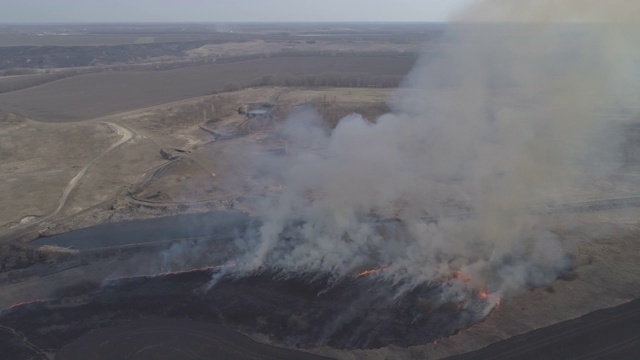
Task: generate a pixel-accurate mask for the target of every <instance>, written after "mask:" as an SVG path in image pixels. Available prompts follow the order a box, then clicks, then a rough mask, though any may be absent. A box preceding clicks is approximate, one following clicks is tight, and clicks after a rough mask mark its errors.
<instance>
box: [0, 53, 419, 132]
mask: <svg viewBox="0 0 640 360" xmlns="http://www.w3.org/2000/svg"><path fill="white" fill-rule="evenodd" d="M413 62H414V58H413V57H411V56H406V57H405V56H400V57H383V56H381V57H364V56H344V57H290V58H267V59H255V60H247V61H241V62H236V63H229V64H210V65H202V66H194V67H187V68H181V69H174V70H166V71H138V72H102V73H95V74H86V75H80V76H75V77H71V78H66V79H62V80H58V81H54V82H51V83H47V84H44V85H41V86H37V87H33V88H29V89H25V90H20V91H15V92H10V93H5V94H1V95H0V108H2V109H5V110H7V111H17V112H20V113H22V114H24V115H25V116H27V117H29V118H32V119H34V120H38V121H44V122H68V121H81V120H87V119H92V118H97V117H102V116H107V115H111V114H115V113H119V112H123V111H127V110H134V109H140V108H145V107H151V106H156V105H160V104H163V103H167V102H171V101H178V100H183V99H187V98H191V97H196V96H202V95H207V94H211V93H214V92H217V91H221V90H223V89H225V86H230V85H234V86H241V85H244V84H247V83H250V82H252V81H255V80H257V79H259V78H260V77H262V76H264V75H268V74H276V75H277V74H288V75H294V76H295V75H308V74H323V73H363V74H367V75H371V76H385V75H386V76H398V77H401V76H403V75H405V74H406V73H408V72H409V70H410V69H411V67H412V66H413Z"/></svg>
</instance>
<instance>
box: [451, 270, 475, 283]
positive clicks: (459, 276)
mask: <svg viewBox="0 0 640 360" xmlns="http://www.w3.org/2000/svg"><path fill="white" fill-rule="evenodd" d="M452 277H453V279H456V280H460V281H462V282H463V283H465V284H468V283H470V282H471V278H470V277H468V276H464V275H462V273H461V272H460V270H456V271H454V272H453V275H452Z"/></svg>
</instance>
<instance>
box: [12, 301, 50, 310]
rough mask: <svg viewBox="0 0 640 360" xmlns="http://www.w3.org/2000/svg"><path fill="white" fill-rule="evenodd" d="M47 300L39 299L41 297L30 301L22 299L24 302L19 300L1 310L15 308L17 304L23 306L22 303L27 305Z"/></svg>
mask: <svg viewBox="0 0 640 360" xmlns="http://www.w3.org/2000/svg"><path fill="white" fill-rule="evenodd" d="M45 301H47V300H41V299H37V300H32V301H24V302H19V303H15V304H13V305H11V306H9V307H8V308H6V309H4V310H2V311H6V310H10V309H14V308H17V307H19V306H23V305H29V304H36V303H43V302H45Z"/></svg>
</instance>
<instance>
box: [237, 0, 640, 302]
mask: <svg viewBox="0 0 640 360" xmlns="http://www.w3.org/2000/svg"><path fill="white" fill-rule="evenodd" d="M632 3H633V4H632ZM629 4H631V5H629ZM638 6H639V5H638V4H636V2H629V1H622V0H620V1H606V2H605V1H596V0H593V1H565V0H563V1H552V0H548V1H534V0H530V1H521V0H517V1H515V0H513V1H506V0H495V1H481V2H478V3H475V4H472V5H471V6H469V7H468V8H467V9H466V10H465V11H463V12H462V13H461V14H459V15H458V16H457V17H456V18H455V19H456V20H458V22H457V23H455V24H451V25H449V30H448V31H447V32H446V34H445V35H444V38H443V39H442V41H441V42H439V43H438V44H437V45H429V46H438V49H439V50H438V51H437V52H436V53H435V55H434V52H433V51H429V55H425V56H424V57H423V58H422V59H420V61H419V62H418V63H417V64H416V67H415V68H414V69H413V71H412V72H411V73H410V74H409V75H408V76H407V79H406V81H405V83H404V86H403V87H402V88H401V89H399V90H397V91H396V93H395V94H394V96H393V97H392V99H390V108H391V109H392V112H391V113H389V114H386V115H383V116H381V117H380V118H378V119H377V120H376V121H375V122H373V123H372V122H369V121H367V120H365V119H363V118H362V117H361V116H360V115H357V114H353V115H350V116H347V117H345V118H344V119H342V120H341V121H340V122H339V124H338V125H337V126H336V127H335V129H333V130H327V129H325V128H324V127H323V126H322V119H320V118H319V116H318V115H317V114H316V113H314V112H313V110H311V109H307V110H301V111H296V112H293V113H292V114H291V115H290V116H289V118H288V119H287V121H286V122H285V123H284V125H282V126H281V127H280V128H279V134H280V135H281V136H282V138H284V139H285V140H286V143H287V147H286V148H287V151H286V153H285V154H280V155H267V154H264V153H263V154H261V155H259V156H258V158H257V159H254V160H255V161H254V163H255V164H256V165H255V167H254V175H255V176H258V174H259V175H260V176H262V179H263V181H264V182H272V183H274V184H279V185H281V187H282V192H281V193H279V194H278V196H276V197H275V198H270V199H269V200H267V201H265V202H263V203H261V204H260V205H259V208H260V215H261V220H262V225H261V227H260V228H259V230H258V232H257V233H256V234H254V235H253V236H247V237H244V238H242V239H238V240H237V242H236V244H237V246H238V247H239V248H240V249H241V250H242V252H243V254H244V255H242V256H241V257H240V258H239V259H236V260H234V262H235V263H236V264H238V266H237V267H236V268H234V271H247V270H255V269H259V268H262V267H270V268H279V269H283V270H284V271H312V270H321V271H328V272H331V273H334V274H337V275H338V276H352V275H353V274H357V273H358V272H359V271H362V270H364V269H370V268H382V267H384V270H383V271H380V272H378V273H377V274H376V276H382V277H385V278H387V279H390V280H392V281H394V282H395V283H398V284H403V286H404V287H405V288H411V287H412V286H416V285H418V284H421V283H425V282H438V281H440V282H443V283H444V284H447V283H448V284H451V286H450V289H451V291H450V293H449V294H448V295H447V296H452V297H461V296H464V294H465V293H466V292H468V291H470V290H469V289H470V288H473V289H476V290H477V289H480V288H486V289H487V291H488V292H489V293H490V294H494V295H496V296H503V295H505V294H509V293H510V292H513V291H518V290H519V289H522V288H523V287H524V286H531V285H540V284H545V283H548V282H551V281H553V280H554V279H555V278H556V276H557V275H558V273H559V272H561V271H564V270H565V269H566V268H567V267H568V266H570V257H569V256H567V252H566V249H565V248H564V246H563V243H562V241H561V239H559V238H558V237H557V236H556V235H555V234H554V233H553V232H552V231H550V230H549V229H548V228H547V227H546V226H545V223H544V221H543V217H544V216H543V215H541V213H542V212H544V211H542V210H540V209H544V207H545V206H546V205H548V204H551V203H561V202H563V201H565V200H566V199H567V197H569V196H573V195H575V194H579V193H580V191H581V190H583V189H584V188H585V187H586V186H587V185H588V184H590V183H591V182H593V181H594V180H596V179H599V178H602V177H605V176H607V175H610V174H612V173H614V172H615V171H616V169H617V167H618V166H619V165H620V163H619V161H618V152H619V145H620V141H621V140H622V136H621V134H620V132H619V129H620V126H619V125H620V124H619V122H620V121H619V120H618V119H620V117H621V116H622V115H624V114H628V113H629V112H632V111H636V109H637V100H638V99H639V98H638V95H639V94H640V92H638V84H640V82H638V80H639V76H638V75H640V70H639V69H640V65H639V62H638V60H639V59H640V57H639V56H638V51H637V47H635V46H634V45H633V42H632V40H633V39H635V35H636V30H637V28H636V27H635V25H634V24H633V20H635V19H636V18H637V16H638V15H640V11H638V10H639V9H638ZM454 274H455V275H454ZM456 279H465V281H456ZM458 283H459V284H458ZM456 284H458V285H456Z"/></svg>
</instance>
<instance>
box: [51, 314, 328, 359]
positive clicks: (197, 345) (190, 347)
mask: <svg viewBox="0 0 640 360" xmlns="http://www.w3.org/2000/svg"><path fill="white" fill-rule="evenodd" d="M114 359H119V360H147V359H154V360H180V359H192V360H197V359H201V360H211V359H234V360H255V359H265V360H275V359H287V360H323V359H324V360H328V358H326V357H322V356H318V355H313V354H309V353H305V352H301V351H294V350H288V349H284V348H278V347H275V346H269V345H265V344H260V343H257V342H255V341H253V340H251V339H250V338H249V337H247V336H244V335H242V334H240V333H238V332H235V331H232V330H229V329H227V328H225V327H222V326H219V325H213V324H208V323H203V322H199V321H193V320H184V319H183V320H167V319H158V320H140V321H130V322H126V323H123V324H121V325H118V326H113V327H108V328H103V329H99V330H96V331H92V332H91V333H89V334H87V335H84V336H82V337H80V338H79V339H77V340H75V341H74V342H73V343H71V344H69V345H68V346H66V347H65V348H63V349H62V350H61V351H60V352H58V353H57V354H56V360H114Z"/></svg>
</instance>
